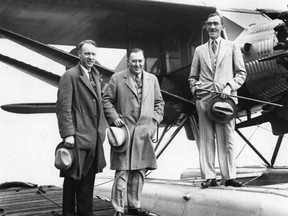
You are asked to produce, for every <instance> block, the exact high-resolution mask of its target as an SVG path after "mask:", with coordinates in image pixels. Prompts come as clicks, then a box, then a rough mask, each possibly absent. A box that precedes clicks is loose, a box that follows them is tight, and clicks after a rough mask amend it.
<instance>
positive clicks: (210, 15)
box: [207, 12, 224, 25]
mask: <svg viewBox="0 0 288 216" xmlns="http://www.w3.org/2000/svg"><path fill="white" fill-rule="evenodd" d="M213 16H219V17H220V20H221V25H224V20H223V17H222V16H221V15H220V14H219V13H217V12H214V13H211V14H209V15H208V18H207V20H208V19H209V18H210V17H213Z"/></svg>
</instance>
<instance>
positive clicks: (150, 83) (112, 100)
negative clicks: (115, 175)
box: [103, 69, 164, 170]
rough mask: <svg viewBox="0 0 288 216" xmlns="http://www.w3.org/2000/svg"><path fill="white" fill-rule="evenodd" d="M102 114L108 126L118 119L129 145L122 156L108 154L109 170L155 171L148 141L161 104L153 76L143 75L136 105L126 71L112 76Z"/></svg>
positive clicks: (151, 147) (159, 116) (131, 78)
mask: <svg viewBox="0 0 288 216" xmlns="http://www.w3.org/2000/svg"><path fill="white" fill-rule="evenodd" d="M103 108H104V113H105V116H106V119H107V122H108V124H109V125H112V124H113V122H114V120H115V119H117V118H119V117H122V118H123V120H124V121H125V122H126V124H127V126H128V128H129V131H130V141H131V142H130V143H129V144H128V148H127V150H126V151H125V152H124V153H116V152H114V151H113V150H111V169H113V170H138V169H156V168H157V164H156V158H155V152H154V148H153V143H152V137H153V136H154V134H155V132H156V128H157V127H156V126H157V124H156V122H157V123H160V122H161V121H162V119H163V114H164V101H163V99H162V95H161V92H160V87H159V83H158V80H157V78H156V76H155V75H153V74H150V73H147V72H143V92H142V102H141V104H140V101H139V98H138V95H137V90H136V87H135V81H134V80H133V77H132V75H131V74H130V72H129V70H128V69H127V70H125V71H122V72H118V73H116V74H114V75H113V76H112V77H111V79H110V82H109V84H108V86H107V88H106V89H105V90H104V95H103Z"/></svg>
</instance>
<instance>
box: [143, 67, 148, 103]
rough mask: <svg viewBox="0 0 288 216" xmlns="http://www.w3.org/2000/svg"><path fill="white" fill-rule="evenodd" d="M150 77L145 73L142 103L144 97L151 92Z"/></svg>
mask: <svg viewBox="0 0 288 216" xmlns="http://www.w3.org/2000/svg"><path fill="white" fill-rule="evenodd" d="M148 84H149V77H148V76H147V74H146V72H144V71H143V89H142V101H143V99H144V97H145V96H146V95H147V92H148V90H149V85H148Z"/></svg>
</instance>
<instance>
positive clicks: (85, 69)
mask: <svg viewBox="0 0 288 216" xmlns="http://www.w3.org/2000/svg"><path fill="white" fill-rule="evenodd" d="M80 67H81V68H82V70H83V71H84V73H85V74H86V76H87V77H88V78H89V74H88V72H89V71H88V70H87V68H85V67H83V65H81V64H80Z"/></svg>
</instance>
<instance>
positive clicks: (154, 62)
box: [146, 57, 161, 75]
mask: <svg viewBox="0 0 288 216" xmlns="http://www.w3.org/2000/svg"><path fill="white" fill-rule="evenodd" d="M146 66H147V71H148V72H150V73H153V74H155V75H160V74H161V70H160V68H161V65H160V61H159V58H151V57H147V58H146Z"/></svg>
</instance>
